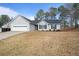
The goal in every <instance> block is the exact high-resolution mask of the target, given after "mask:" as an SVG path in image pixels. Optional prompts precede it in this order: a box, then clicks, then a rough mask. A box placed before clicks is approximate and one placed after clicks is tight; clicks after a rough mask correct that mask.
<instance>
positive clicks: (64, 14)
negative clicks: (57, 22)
mask: <svg viewBox="0 0 79 59" xmlns="http://www.w3.org/2000/svg"><path fill="white" fill-rule="evenodd" d="M58 11H59V13H60V18H61V20H62V28H65V27H66V25H67V23H68V22H67V20H66V19H67V18H68V16H69V15H70V10H69V9H67V8H65V7H64V6H63V5H62V6H60V7H59V8H58Z"/></svg>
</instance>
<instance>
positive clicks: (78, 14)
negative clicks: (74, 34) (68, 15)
mask: <svg viewBox="0 0 79 59" xmlns="http://www.w3.org/2000/svg"><path fill="white" fill-rule="evenodd" d="M73 10H74V12H73V19H74V21H75V28H77V27H78V24H77V20H78V19H79V3H74V4H73Z"/></svg>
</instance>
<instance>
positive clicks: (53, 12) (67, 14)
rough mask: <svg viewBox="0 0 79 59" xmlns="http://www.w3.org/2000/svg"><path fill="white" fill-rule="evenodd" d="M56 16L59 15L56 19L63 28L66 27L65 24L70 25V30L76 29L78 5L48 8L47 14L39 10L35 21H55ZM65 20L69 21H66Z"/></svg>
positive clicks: (78, 14) (78, 15) (78, 12)
mask: <svg viewBox="0 0 79 59" xmlns="http://www.w3.org/2000/svg"><path fill="white" fill-rule="evenodd" d="M58 14H59V15H60V16H59V18H58V19H59V20H61V25H62V27H63V28H65V27H68V25H67V24H70V27H71V28H73V27H75V28H78V23H77V20H79V3H70V4H69V3H66V4H64V5H61V6H59V7H58V8H55V7H50V8H49V9H48V11H47V12H45V11H44V10H43V9H40V10H38V12H37V13H36V15H35V20H42V19H43V20H56V16H57V15H58ZM67 18H70V19H69V20H67ZM68 21H69V22H68ZM73 24H74V26H73Z"/></svg>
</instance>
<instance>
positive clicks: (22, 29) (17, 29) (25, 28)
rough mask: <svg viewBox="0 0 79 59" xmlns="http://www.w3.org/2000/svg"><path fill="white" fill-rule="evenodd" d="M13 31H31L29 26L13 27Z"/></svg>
mask: <svg viewBox="0 0 79 59" xmlns="http://www.w3.org/2000/svg"><path fill="white" fill-rule="evenodd" d="M12 31H29V28H28V27H27V26H13V27H12Z"/></svg>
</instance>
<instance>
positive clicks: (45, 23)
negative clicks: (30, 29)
mask: <svg viewBox="0 0 79 59" xmlns="http://www.w3.org/2000/svg"><path fill="white" fill-rule="evenodd" d="M39 25H47V29H39ZM38 30H39V31H41V30H49V28H48V23H47V22H46V21H43V20H42V21H40V22H39V23H38Z"/></svg>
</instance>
